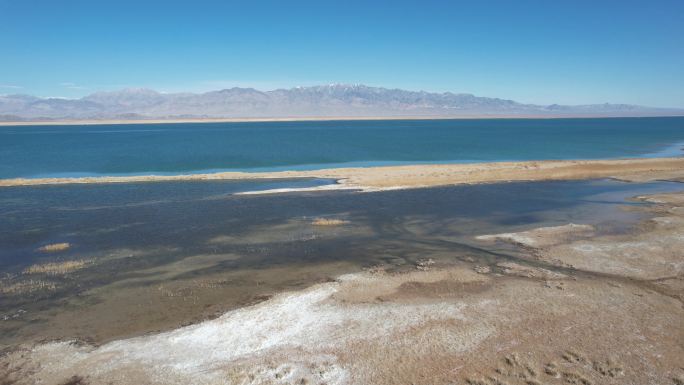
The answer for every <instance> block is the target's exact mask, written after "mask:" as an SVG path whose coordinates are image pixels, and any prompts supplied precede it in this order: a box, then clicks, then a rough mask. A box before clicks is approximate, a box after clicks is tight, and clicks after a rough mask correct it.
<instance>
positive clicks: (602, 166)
mask: <svg viewBox="0 0 684 385" xmlns="http://www.w3.org/2000/svg"><path fill="white" fill-rule="evenodd" d="M302 177H307V178H332V179H336V180H338V181H339V184H338V185H333V186H322V187H315V188H312V189H311V190H331V189H350V188H356V189H361V190H366V191H376V190H387V189H397V188H417V187H431V186H445V185H454V184H463V183H491V182H501V181H535V180H569V179H590V178H616V179H621V180H627V181H648V180H659V179H669V180H673V179H682V178H684V158H650V159H619V160H567V161H528V162H498V163H477V164H441V165H410V166H388V167H365V168H335V169H324V170H313V171H280V172H263V173H247V172H220V173H213V174H192V175H171V176H168V175H167V176H161V175H148V176H120V177H113V176H110V177H85V178H40V179H2V180H0V187H3V186H5V187H7V186H33V185H44V184H68V183H124V182H159V181H182V180H187V181H201V180H227V179H231V180H246V179H273V178H302ZM277 192H282V190H278V191H277Z"/></svg>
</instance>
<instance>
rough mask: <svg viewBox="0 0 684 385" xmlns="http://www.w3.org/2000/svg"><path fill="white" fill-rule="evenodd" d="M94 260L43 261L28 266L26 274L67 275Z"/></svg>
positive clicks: (25, 270)
mask: <svg viewBox="0 0 684 385" xmlns="http://www.w3.org/2000/svg"><path fill="white" fill-rule="evenodd" d="M92 262H93V260H92V259H78V260H75V261H63V262H50V263H42V264H37V265H31V266H29V267H27V268H26V269H24V274H47V275H65V274H69V273H71V272H74V271H76V270H80V269H83V268H84V267H86V266H88V265H89V264H91V263H92Z"/></svg>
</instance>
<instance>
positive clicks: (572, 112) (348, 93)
mask: <svg viewBox="0 0 684 385" xmlns="http://www.w3.org/2000/svg"><path fill="white" fill-rule="evenodd" d="M675 115H684V109H665V108H653V107H643V106H636V105H629V104H590V105H577V106H565V105H557V104H552V105H535V104H523V103H518V102H515V101H513V100H507V99H499V98H488V97H479V96H474V95H471V94H454V93H451V92H445V93H431V92H424V91H406V90H400V89H388V88H380V87H368V86H364V85H343V84H333V85H325V86H313V87H296V88H291V89H278V90H273V91H258V90H255V89H253V88H230V89H224V90H220V91H211V92H205V93H200V94H195V93H170V94H166V93H159V92H156V91H154V90H150V89H134V88H130V89H124V90H120V91H111V92H97V93H94V94H91V95H88V96H85V97H83V98H81V99H61V98H38V97H35V96H29V95H5V96H0V117H1V118H0V120H4V121H8V120H13V119H16V120H17V121H31V120H86V119H88V120H98V119H130V120H134V119H178V118H185V119H187V118H298V117H301V118H306V117H401V116H406V117H409V116H410V117H468V116H492V117H497V116H510V117H516V116H520V117H535V116H538V117H544V116H547V117H551V116H568V117H573V116H616V117H620V116H675Z"/></svg>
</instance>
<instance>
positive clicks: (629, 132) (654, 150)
mask: <svg viewBox="0 0 684 385" xmlns="http://www.w3.org/2000/svg"><path fill="white" fill-rule="evenodd" d="M683 143H684V118H682V117H675V118H619V119H510V120H509V119H492V120H403V121H402V120H391V121H329V122H251V123H201V124H200V123H183V124H145V125H132V124H123V125H99V126H7V127H0V178H15V177H46V176H85V175H121V174H128V175H130V174H148V173H159V174H182V173H197V172H210V171H218V170H252V171H262V170H263V171H265V170H277V169H314V168H326V167H340V166H371V165H387V164H402V163H420V162H426V163H444V162H482V161H504V160H531V159H536V160H541V159H598V158H618V157H640V156H674V155H680V154H681V146H682V144H683Z"/></svg>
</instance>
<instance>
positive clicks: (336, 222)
mask: <svg viewBox="0 0 684 385" xmlns="http://www.w3.org/2000/svg"><path fill="white" fill-rule="evenodd" d="M347 223H349V221H345V220H343V219H337V218H316V219H314V220H313V221H312V222H311V224H312V225H314V226H341V225H346V224H347Z"/></svg>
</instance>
